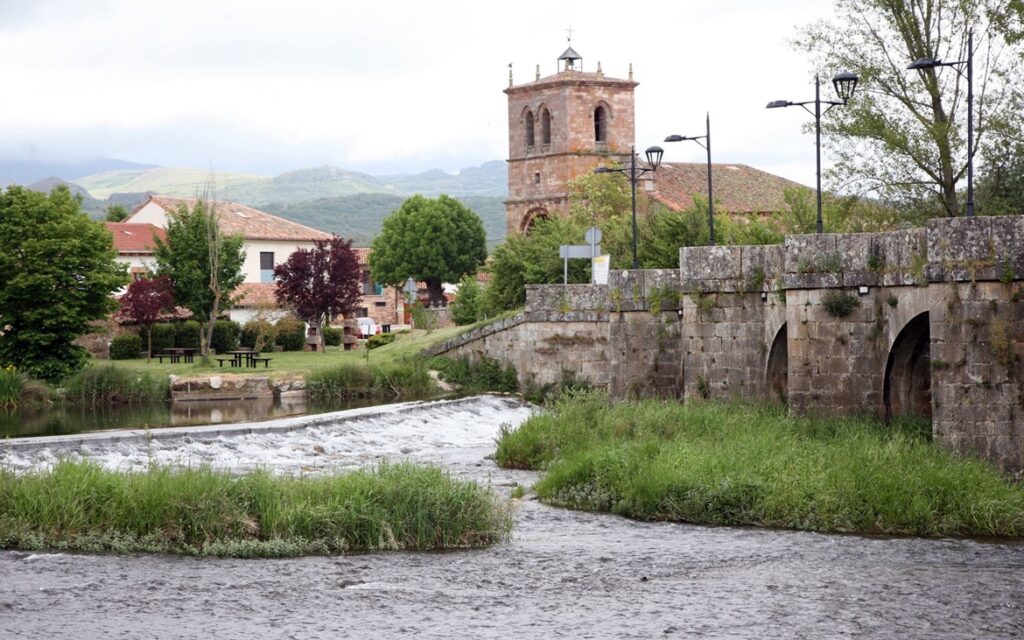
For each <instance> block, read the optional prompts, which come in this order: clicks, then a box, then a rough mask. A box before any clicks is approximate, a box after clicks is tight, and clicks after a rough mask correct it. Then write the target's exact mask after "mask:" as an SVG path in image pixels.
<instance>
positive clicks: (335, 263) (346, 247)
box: [274, 236, 363, 351]
mask: <svg viewBox="0 0 1024 640" xmlns="http://www.w3.org/2000/svg"><path fill="white" fill-rule="evenodd" d="M274 279H275V280H276V282H277V288H276V289H275V290H274V295H275V296H276V297H277V302H278V304H280V305H281V306H284V307H289V308H290V309H292V310H293V311H294V312H295V315H297V316H299V317H300V318H302V319H303V320H305V321H306V322H307V323H309V324H311V325H313V326H315V327H316V328H317V332H316V333H317V340H318V341H319V345H320V349H321V351H322V350H323V347H324V331H323V329H324V324H325V323H326V322H329V321H330V319H331V318H333V317H334V316H336V315H338V314H344V315H346V316H347V315H350V314H351V313H352V312H353V311H355V310H356V308H357V307H358V306H359V302H360V301H361V300H362V298H363V294H362V291H361V287H360V281H361V272H360V270H359V260H358V258H356V254H355V252H354V251H352V241H351V240H345V239H343V238H339V237H338V236H334V237H333V238H331V239H330V240H317V242H316V245H315V246H314V247H313V248H312V249H299V250H298V251H296V252H295V253H293V254H292V255H290V256H289V257H288V260H287V261H286V262H284V263H282V264H279V265H277V266H276V267H274Z"/></svg>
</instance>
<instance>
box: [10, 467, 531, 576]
mask: <svg viewBox="0 0 1024 640" xmlns="http://www.w3.org/2000/svg"><path fill="white" fill-rule="evenodd" d="M511 526H512V521H511V516H510V513H509V511H508V510H507V508H506V507H504V506H503V505H501V504H499V503H498V502H497V501H496V500H495V498H494V496H493V494H491V492H490V491H489V490H488V489H487V488H485V487H483V486H481V485H478V484H477V483H475V482H470V481H466V480H460V479H456V478H453V477H452V476H450V475H449V474H447V473H445V472H443V471H441V470H439V469H436V468H430V467H420V466H416V465H413V464H381V465H380V466H379V467H377V468H375V469H372V470H361V471H355V472H350V473H345V474H342V475H302V476H298V477H291V476H276V475H273V474H272V473H271V472H269V471H257V472H254V473H251V474H247V475H242V476H238V475H236V474H234V473H231V472H229V471H213V470H211V469H210V468H208V467H189V468H185V469H173V468H170V467H163V466H155V465H154V466H150V467H149V468H148V469H146V470H145V471H141V472H128V473H119V472H115V471H107V470H105V469H103V468H102V467H101V466H100V465H99V464H97V463H95V462H90V461H81V462H71V461H61V462H58V463H57V464H56V465H54V467H53V468H52V469H49V470H44V471H32V472H28V473H24V474H19V475H15V474H14V472H13V471H11V470H7V469H3V470H0V548H4V549H26V550H30V549H31V550H38V549H45V548H56V549H66V550H75V551H87V552H94V553H95V552H116V553H138V552H144V553H180V554H187V555H207V556H235V557H247V558H248V557H280V556H295V555H303V554H332V553H353V552H365V551H375V550H439V549H451V548H466V547H480V546H486V545H489V544H493V543H496V542H501V541H504V540H506V539H507V538H508V535H509V532H510V530H511Z"/></svg>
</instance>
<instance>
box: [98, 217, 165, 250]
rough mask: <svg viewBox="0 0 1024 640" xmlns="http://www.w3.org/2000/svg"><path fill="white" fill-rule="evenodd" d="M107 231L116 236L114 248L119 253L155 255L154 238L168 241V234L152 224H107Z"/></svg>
mask: <svg viewBox="0 0 1024 640" xmlns="http://www.w3.org/2000/svg"><path fill="white" fill-rule="evenodd" d="M104 224H105V225H106V227H107V231H109V232H110V233H111V235H113V236H114V248H115V249H117V252H118V253H153V247H154V246H155V243H154V242H153V238H154V236H155V237H158V238H160V239H161V240H163V241H166V240H167V233H166V232H165V231H164V230H163V229H161V228H160V227H158V226H156V225H152V224H139V223H131V222H105V223H104Z"/></svg>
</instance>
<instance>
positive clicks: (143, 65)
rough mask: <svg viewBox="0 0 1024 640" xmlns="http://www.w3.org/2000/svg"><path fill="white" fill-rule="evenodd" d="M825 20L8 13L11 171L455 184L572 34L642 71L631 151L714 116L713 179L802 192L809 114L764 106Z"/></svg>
mask: <svg viewBox="0 0 1024 640" xmlns="http://www.w3.org/2000/svg"><path fill="white" fill-rule="evenodd" d="M830 14H831V3H830V2H828V1H827V0H817V1H814V2H808V1H799V0H768V1H766V0H718V1H715V2H707V1H696V0H676V1H672V2H651V1H648V2H637V3H624V2H621V1H619V2H605V1H594V0H590V1H587V2H582V1H576V2H565V1H562V0H544V1H533V0H520V1H518V2H515V3H504V2H502V3H499V2H487V1H485V0H466V1H463V0H444V1H443V2H424V1H422V0H421V1H415V0H370V1H367V0H360V1H358V2H354V1H348V0H337V1H334V2H327V1H320V2H318V1H314V0H288V1H286V2H282V1H281V0H277V1H275V2H264V1H262V0H204V1H192V0H88V1H84V0H83V1H81V2H72V1H64V2H61V1H47V0H0V70H2V77H3V94H4V95H3V98H2V99H0V156H2V157H8V158H10V157H21V158H25V157H36V158H39V159H45V160H52V159H68V158H75V159H80V158H90V157H116V158H122V159H125V160H132V161H136V162H152V163H156V164H160V165H164V166H176V167H195V168H201V169H205V168H208V167H211V166H212V167H213V168H214V169H215V170H216V171H221V172H236V171H237V172H252V173H260V174H268V175H269V174H274V173H277V172H280V171H285V170H289V169H296V168H300V167H307V166H313V165H318V164H334V165H337V166H340V167H342V168H345V169H351V170H359V171H368V172H371V173H395V172H407V171H422V170H426V169H431V168H441V169H446V170H449V171H454V170H457V169H459V168H460V167H464V166H471V165H475V164H479V163H481V162H483V161H486V160H495V159H504V158H506V157H507V145H508V140H507V135H508V133H507V102H506V96H505V95H504V94H503V93H502V89H504V88H505V87H506V86H507V84H508V63H510V62H511V63H513V74H514V77H515V82H516V84H519V83H522V82H527V81H530V80H532V79H533V76H534V66H535V65H536V64H540V66H541V74H542V75H549V74H551V73H554V72H555V68H556V58H557V57H558V56H559V55H560V54H561V53H562V51H563V50H564V49H565V46H566V29H567V27H569V25H572V28H573V30H574V33H573V41H572V46H573V48H575V49H576V50H577V51H578V52H579V53H580V54H581V55H582V56H583V68H584V70H588V71H589V70H593V69H594V68H595V67H596V65H597V63H598V61H600V62H601V64H602V67H603V70H604V72H605V74H606V75H609V76H615V77H625V76H626V74H627V69H628V65H629V63H632V64H633V68H634V73H635V79H636V80H637V81H639V83H640V86H639V87H638V88H637V91H636V118H637V140H636V143H637V146H638V147H639V148H641V149H642V148H645V147H647V146H649V145H651V144H656V143H660V141H661V140H662V139H663V138H664V137H665V135H667V134H669V133H680V134H683V135H699V134H701V133H703V126H704V113H705V112H706V111H710V112H711V120H712V141H713V143H714V144H713V151H714V158H713V159H714V161H715V162H739V163H745V164H749V165H753V166H755V167H758V168H761V169H764V170H767V171H771V172H774V173H778V174H780V175H783V176H786V177H788V178H791V179H794V180H797V181H799V182H802V183H804V184H809V185H810V184H813V181H814V147H813V145H814V140H813V136H811V135H808V134H803V133H801V125H802V124H804V123H805V122H807V121H808V119H809V116H807V114H806V113H805V112H803V111H802V110H800V109H785V110H773V111H768V110H766V109H765V108H764V106H765V104H766V103H767V102H768V101H770V100H774V99H782V98H784V99H789V100H805V99H808V98H813V96H814V89H813V84H812V82H813V75H814V71H815V70H814V68H813V64H812V62H811V61H810V60H809V59H807V58H806V57H805V56H803V55H802V54H799V53H797V52H795V51H794V50H793V49H792V47H791V46H790V44H789V41H790V40H791V39H793V38H795V37H796V35H797V27H798V26H800V25H804V24H807V23H808V22H811V21H813V20H815V19H819V18H822V17H828V16H829V15H830ZM823 91H827V92H828V95H831V91H832V89H831V87H827V88H823ZM663 146H665V148H666V157H665V159H666V160H667V161H701V160H703V159H704V157H705V156H704V155H703V154H704V151H703V149H701V148H700V147H698V146H697V145H696V144H694V143H676V144H672V145H663Z"/></svg>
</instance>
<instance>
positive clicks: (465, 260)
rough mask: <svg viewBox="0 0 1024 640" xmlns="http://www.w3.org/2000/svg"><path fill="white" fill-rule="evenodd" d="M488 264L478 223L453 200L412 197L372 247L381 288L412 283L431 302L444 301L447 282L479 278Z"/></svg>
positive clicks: (387, 220) (372, 269) (390, 218)
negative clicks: (480, 270) (416, 283)
mask: <svg viewBox="0 0 1024 640" xmlns="http://www.w3.org/2000/svg"><path fill="white" fill-rule="evenodd" d="M486 259H487V245H486V237H485V235H484V226H483V223H482V222H481V221H480V218H479V217H478V216H477V215H476V214H475V213H473V211H472V210H470V209H469V208H468V207H466V206H465V205H464V204H462V203H461V202H459V201H458V200H456V199H454V198H449V197H448V196H445V195H442V196H441V197H439V198H437V199H436V200H435V199H431V198H425V197H423V196H413V197H411V198H409V199H408V200H406V201H405V202H403V203H402V206H401V207H399V208H398V209H397V210H396V211H395V212H394V213H392V214H391V215H389V216H388V217H387V218H385V219H384V225H383V229H382V230H381V233H380V235H379V236H377V238H376V239H375V240H374V241H373V253H372V254H370V272H371V274H372V276H373V279H374V280H376V281H377V282H380V283H384V284H388V285H391V286H400V285H402V283H404V282H405V281H406V280H407V279H408V278H413V279H414V280H421V281H423V282H426V283H427V289H428V290H429V291H430V299H431V301H432V302H437V301H441V300H443V299H444V293H443V291H442V288H441V284H442V283H443V282H458V281H459V278H461V277H462V276H463V275H466V274H472V273H476V270H477V268H478V267H479V266H480V265H481V264H483V261H484V260H486Z"/></svg>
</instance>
